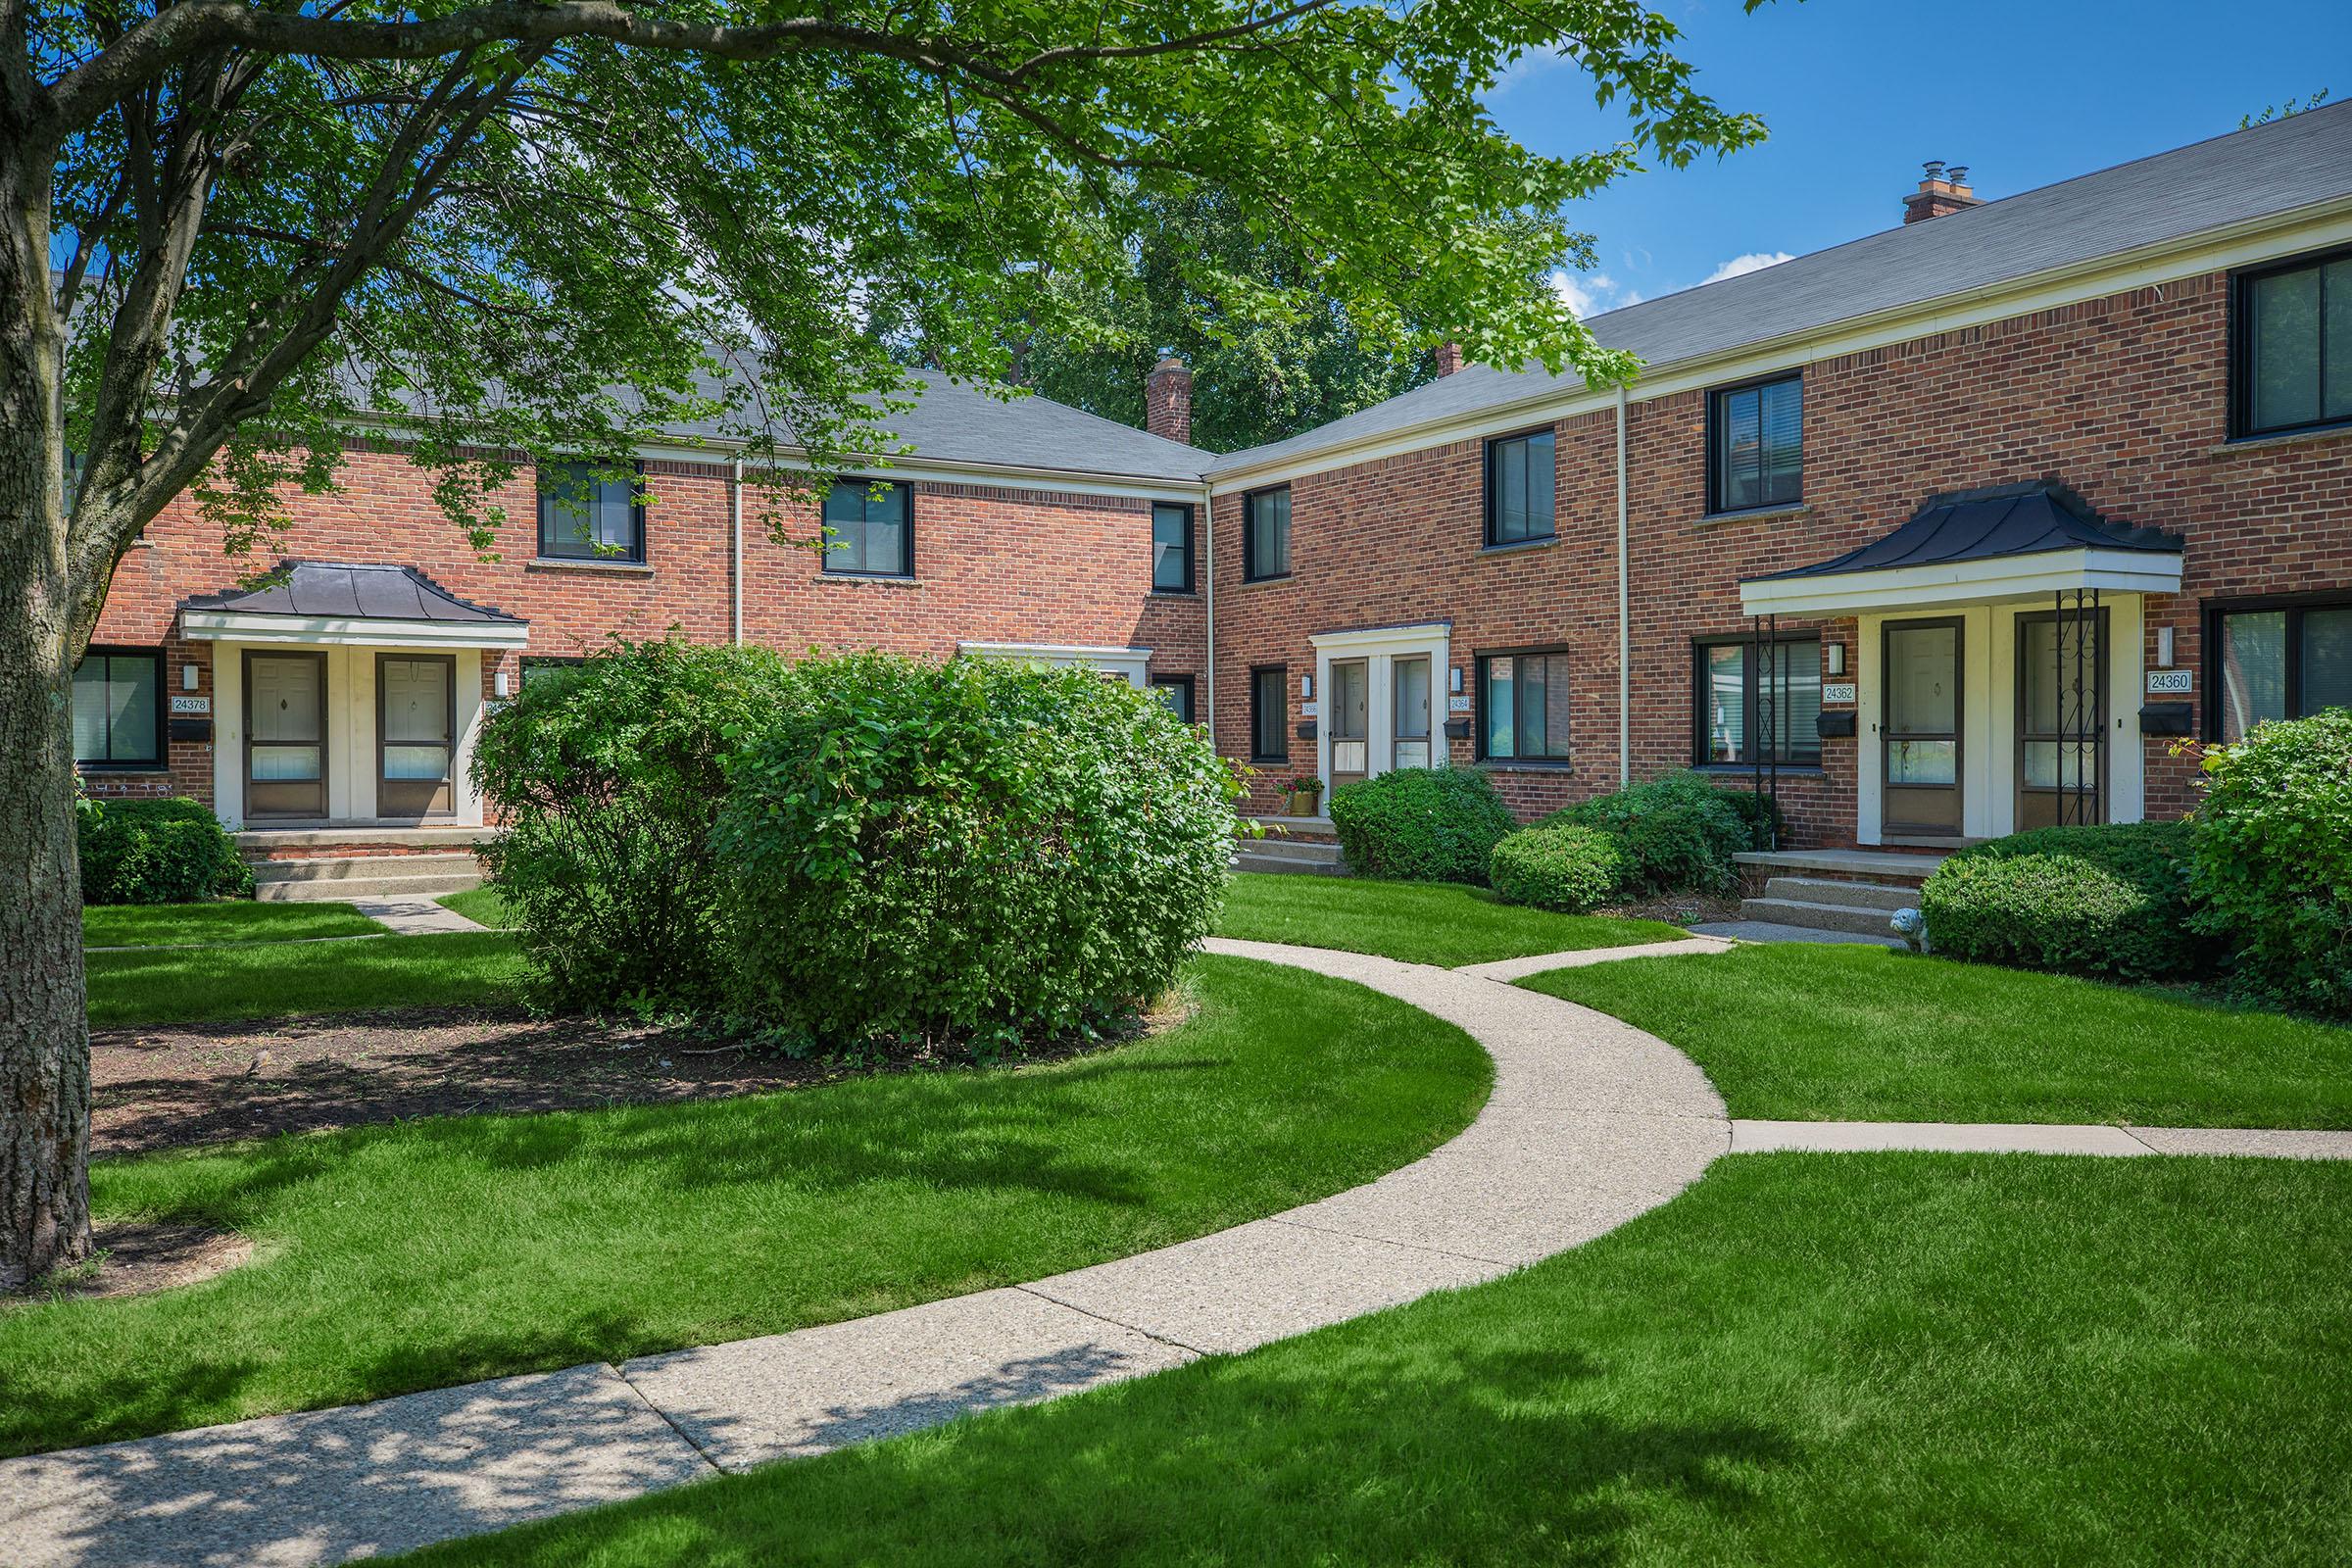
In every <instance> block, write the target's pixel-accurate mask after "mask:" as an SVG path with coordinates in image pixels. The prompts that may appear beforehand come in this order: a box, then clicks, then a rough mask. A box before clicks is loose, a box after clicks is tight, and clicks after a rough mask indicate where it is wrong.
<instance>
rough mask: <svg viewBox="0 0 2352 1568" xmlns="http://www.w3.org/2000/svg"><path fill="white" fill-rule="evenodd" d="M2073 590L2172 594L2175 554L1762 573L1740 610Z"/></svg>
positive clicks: (1891, 604) (1908, 605)
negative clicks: (1798, 574) (1785, 574)
mask: <svg viewBox="0 0 2352 1568" xmlns="http://www.w3.org/2000/svg"><path fill="white" fill-rule="evenodd" d="M2078 588H2084V589H2088V588H2096V589H2098V590H2100V591H2101V592H2103V593H2133V594H2177V593H2179V592H2180V556H2179V555H2177V554H2173V553H2171V552H2160V551H2148V550H2090V549H2080V550H2051V551H2044V552H2043V553H2041V554H2039V555H2033V556H1995V557H1993V558H1991V559H1989V560H1985V561H1951V562H1942V563H1938V564H1936V565H1932V566H1896V567H1892V568H1889V569H1887V570H1884V571H1848V572H1838V573H1836V574H1834V575H1831V576H1824V577H1783V578H1770V577H1767V578H1761V579H1756V580H1753V581H1749V582H1743V583H1741V584H1740V613H1741V614H1743V615H1851V614H1857V613H1876V612H1880V611H1889V610H1939V609H1948V608H1951V607H1953V606H1958V605H1988V604H2001V603H2004V602H2012V601H2021V600H2033V599H2038V598H2046V597H2047V596H2049V595H2051V594H2054V593H2071V592H2073V591H2074V590H2076V589H2078Z"/></svg>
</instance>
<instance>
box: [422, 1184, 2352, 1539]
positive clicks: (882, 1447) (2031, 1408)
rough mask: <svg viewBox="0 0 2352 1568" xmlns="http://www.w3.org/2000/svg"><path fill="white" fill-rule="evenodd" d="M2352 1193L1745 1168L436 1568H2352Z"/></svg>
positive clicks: (2348, 1189)
mask: <svg viewBox="0 0 2352 1568" xmlns="http://www.w3.org/2000/svg"><path fill="white" fill-rule="evenodd" d="M2347 1255H2352V1166H2345V1165H2335V1164H2321V1163H2301V1162H2293V1161H2286V1160H2276V1161H2255V1160H2243V1161H2198V1160H2190V1159H2167V1158H2148V1159H2133V1160H2124V1159H2116V1160H2105V1161H2097V1160H2087V1159H2053V1158H2036V1157H2033V1156H2018V1155H2010V1156H1999V1155H1985V1156H1962V1155H1931V1154H1837V1155H1820V1154H1774V1155H1742V1156H1739V1157H1736V1158H1733V1159H1729V1160H1725V1161H1722V1162H1720V1163H1718V1164H1717V1165H1716V1166H1715V1167H1714V1169H1713V1171H1712V1172H1710V1174H1709V1175H1708V1176H1707V1177H1706V1179H1705V1180H1704V1181H1702V1182H1701V1183H1699V1184H1698V1185H1697V1186H1696V1187H1694V1188H1692V1189H1691V1190H1690V1191H1688V1192H1686V1193H1684V1194H1683V1195H1682V1196H1681V1197H1680V1198H1678V1199H1676V1200H1675V1201H1673V1202H1671V1203H1670V1204H1668V1205H1667V1206H1666V1207H1664V1208H1662V1209H1658V1210H1655V1211H1653V1212H1652V1213H1650V1214H1648V1215H1645V1216H1643V1217H1642V1218H1641V1219H1638V1220H1636V1221H1634V1222H1633V1223H1632V1224H1631V1225H1630V1226H1628V1227H1626V1228H1625V1229H1623V1230H1620V1231H1617V1232H1615V1233H1613V1234H1611V1235H1609V1236H1607V1237H1604V1238H1602V1239H1601V1240H1599V1241H1598V1242H1595V1243H1593V1244H1592V1245H1591V1246H1588V1247H1585V1248H1581V1249H1579V1250H1576V1251H1573V1252H1570V1253H1567V1254H1564V1255H1562V1256H1560V1257H1557V1258H1554V1259H1552V1260H1550V1261H1549V1262H1546V1263H1544V1264H1541V1265H1539V1266H1537V1267H1535V1268H1533V1269H1529V1270H1527V1271H1525V1272H1522V1273H1520V1274H1516V1275H1513V1276H1511V1277H1510V1278H1508V1279H1505V1280H1501V1281H1498V1282H1496V1283H1494V1284H1491V1285H1486V1286H1481V1287H1479V1288H1477V1289H1475V1290H1470V1291H1464V1292H1458V1293H1453V1294H1448V1295H1445V1296H1439V1297H1433V1298H1429V1299H1424V1300H1422V1301H1419V1302H1416V1303H1414V1304H1413V1305H1410V1306H1407V1307H1403V1308H1400V1309H1398V1310H1396V1311H1391V1312H1387V1313H1383V1314H1381V1315H1379V1316H1376V1317H1372V1318H1366V1319H1362V1320H1359V1321H1357V1322H1354V1323H1349V1324H1344V1325H1341V1326H1339V1327H1336V1328H1333V1329H1327V1330H1324V1331H1322V1332H1320V1333H1317V1334H1314V1335H1311V1336H1308V1337H1306V1338H1303V1339H1298V1340H1292V1341H1287V1342H1284V1343H1282V1344H1279V1345H1274V1346H1270V1347H1267V1348H1264V1349H1261V1350H1257V1351H1254V1352H1252V1353H1250V1354H1249V1355H1244V1356H1238V1357H1211V1358H1209V1359H1206V1360H1202V1361H1199V1362H1196V1363H1194V1364H1193V1365H1191V1366H1188V1367H1185V1368H1182V1369H1180V1370H1178V1371H1174V1372H1168V1373H1163V1374H1160V1375H1158V1376H1155V1377H1152V1378H1147V1379H1143V1380H1140V1381H1137V1382H1133V1383H1126V1384H1121V1385H1116V1386H1113V1387H1111V1388H1108V1389H1104V1390H1101V1391H1098V1392H1096V1393H1093V1394H1088V1395H1084V1396H1081V1397H1075V1398H1071V1399H1067V1400H1063V1401H1060V1402H1057V1403H1054V1404H1048V1405H1041V1406H1034V1407H1030V1408H1025V1409H1009V1410H1002V1411H997V1412H994V1413H991V1414H989V1415H986V1416H982V1417H979V1418H977V1419H972V1420H967V1421H963V1422H959V1423H956V1424H955V1425H953V1426H950V1427H947V1428H944V1429H941V1430H938V1431H934V1432H930V1433H924V1434H918V1435H914V1436H910V1437H907V1438H901V1439H897V1440H894V1441H891V1442H887V1443H881V1444H876V1445H874V1446H867V1447H862V1448H853V1449H848V1450H844V1451H842V1452H839V1453H836V1454H832V1455H829V1456H827V1457H824V1458H821V1459H813V1460H808V1461H803V1462H798V1463H788V1464H782V1465H777V1466H773V1467H770V1468H766V1469H762V1470H758V1471H754V1472H752V1473H750V1474H747V1475H742V1476H732V1477H726V1478H722V1479H718V1480H714V1481H710V1482H706V1483H702V1484H698V1485H694V1486H689V1487H684V1488H681V1489H678V1490H676V1491H674V1492H669V1493H665V1494H662V1495H656V1496H653V1497H650V1498H646V1499H643V1500H640V1501H637V1502H632V1503H627V1504H623V1505H621V1506H619V1507H616V1508H609V1509H605V1510H603V1511H600V1512H596V1513H589V1514H582V1515H575V1516H572V1517H570V1518H567V1519H561V1520H556V1521H551V1522H548V1523H545V1524H542V1525H537V1526H531V1527H526V1528H524V1529H522V1530H518V1531H515V1532H511V1533H509V1534H505V1535H501V1536H493V1537H486V1538H481V1539H477V1540H473V1541H466V1542H456V1543H451V1544H446V1545H444V1546H441V1547H438V1548H435V1549H433V1550H430V1551H427V1552H425V1553H422V1554H420V1555H419V1556H418V1557H417V1558H415V1559H413V1560H414V1561H416V1562H417V1563H418V1564H419V1565H423V1564H432V1565H437V1568H451V1565H456V1564H472V1565H487V1564H502V1565H526V1564H527V1565H535V1568H559V1565H560V1568H655V1565H662V1568H668V1565H673V1564H682V1563H693V1564H698V1565H703V1568H719V1565H727V1568H753V1565H766V1564H776V1563H795V1564H865V1563H885V1562H887V1563H915V1564H925V1565H947V1564H1024V1565H1025V1564H1036V1563H1097V1562H1105V1563H1107V1562H1116V1563H1121V1564H1130V1565H1159V1564H1165V1565H1170V1568H1174V1565H1184V1568H1198V1565H1224V1564H1231V1565H1236V1568H1239V1565H1250V1568H1255V1565H1260V1564H1272V1565H1291V1564H1296V1565H1299V1568H1306V1565H1317V1568H1320V1565H1325V1564H1335V1563H1414V1564H1439V1563H1491V1564H1517V1563H1528V1564H1535V1563H1544V1564H1552V1563H1564V1564H1604V1563H1605V1564H1621V1565H1629V1568H1644V1565H1656V1568H1683V1565H1687V1564H1691V1563H1717V1564H1730V1563H1807V1564H1855V1565H1877V1564H1883V1563H1888V1562H1941V1563H2014V1562H2052V1563H2054V1562H2064V1563H2068V1564H2118V1565H2122V1564H2144V1563H2189V1562H2199V1563H2262V1564H2266V1565H2302V1564H2311V1565H2315V1568H2316V1565H2322V1564H2330V1565H2331V1564H2338V1563H2341V1562H2344V1561H2346V1560H2348V1559H2352V1421H2347V1420H2346V1419H2345V1407H2344V1392H2343V1367H2344V1364H2345V1357H2346V1356H2347V1355H2352V1296H2347V1294H2346V1293H2345V1291H2344V1289H2343V1262H2344V1258H2345V1257H2346V1256H2347Z"/></svg>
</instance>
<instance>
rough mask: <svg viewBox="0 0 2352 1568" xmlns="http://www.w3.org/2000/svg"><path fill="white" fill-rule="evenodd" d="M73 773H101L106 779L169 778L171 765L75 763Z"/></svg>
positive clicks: (163, 763) (155, 763) (151, 763)
mask: <svg viewBox="0 0 2352 1568" xmlns="http://www.w3.org/2000/svg"><path fill="white" fill-rule="evenodd" d="M73 771H75V772H76V773H101V774H104V775H105V776H106V777H108V778H137V777H139V776H140V775H142V774H145V775H147V776H149V777H153V778H169V777H171V775H172V765H171V764H170V763H169V762H75V763H74V764H73Z"/></svg>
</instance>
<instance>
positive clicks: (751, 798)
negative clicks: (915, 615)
mask: <svg viewBox="0 0 2352 1568" xmlns="http://www.w3.org/2000/svg"><path fill="white" fill-rule="evenodd" d="M795 675H796V677H797V679H798V682H799V684H800V687H801V689H802V692H801V701H800V702H799V703H798V704H796V705H795V706H794V707H792V708H791V709H790V710H788V711H785V712H783V713H782V714H780V715H778V717H777V718H776V719H775V721H774V722H772V723H770V724H769V725H768V726H766V728H765V729H764V731H763V732H762V733H761V734H760V737H759V738H758V739H757V740H756V741H755V742H754V744H752V745H751V746H750V747H749V748H748V749H746V751H745V752H744V754H743V755H742V756H741V758H739V759H738V760H737V761H736V762H735V763H734V765H732V766H731V767H730V769H729V783H730V786H731V790H732V793H731V794H730V796H729V797H728V799H727V803H726V807H725V809H724V810H723V811H722V813H721V814H720V817H719V821H718V824H717V827H716V829H715V831H714V832H713V834H712V842H713V843H714V844H715V845H716V846H717V848H718V849H719V851H720V853H721V854H722V855H723V856H724V858H725V859H726V860H727V862H728V863H729V864H730V866H731V867H732V874H731V875H730V877H729V879H728V884H727V912H728V921H727V933H728V941H729V951H730V956H731V960H732V978H731V998H732V1003H733V1010H734V1011H735V1012H736V1013H737V1014H738V1015H740V1016H743V1017H746V1018H751V1019H758V1020H760V1021H762V1022H764V1023H767V1024H770V1025H772V1026H774V1027H776V1028H778V1029H780V1030H783V1031H786V1032H788V1033H794V1034H799V1035H803V1036H805V1037H807V1038H808V1039H809V1040H811V1041H812V1042H814V1043H815V1044H818V1045H820V1046H828V1047H829V1046H834V1045H857V1044H859V1043H862V1042H865V1041H868V1040H873V1039H875V1038H877V1037H881V1038H885V1039H896V1040H900V1041H919V1042H922V1043H924V1044H926V1045H950V1046H954V1047H956V1048H957V1049H960V1050H968V1051H971V1052H973V1053H975V1054H996V1053H998V1052H1001V1051H1005V1050H1008V1049H1012V1048H1016V1047H1017V1046H1018V1045H1019V1044H1020V1043H1021V1042H1022V1041H1023V1040H1025V1039H1031V1038H1038V1037H1043V1036H1052V1035H1059V1034H1067V1033H1071V1032H1075V1031H1079V1030H1083V1029H1086V1028H1088V1027H1091V1026H1093V1025H1096V1024H1099V1023H1102V1022H1103V1021H1105V1020H1108V1019H1111V1018H1114V1017H1116V1016H1118V1015H1119V1014H1121V1013H1123V1012H1125V1011H1127V1010H1128V1009H1131V1008H1133V1007H1135V1006H1137V1005H1140V1004H1143V1003H1145V1002H1148V1001H1149V1000H1150V999H1151V998H1152V997H1154V996H1157V995H1158V994H1159V993H1161V992H1163V991H1164V990H1166V989H1167V987H1168V986H1169V985H1171V984H1172V983H1173V982H1174V980H1175V978H1176V970H1177V965H1178V964H1179V963H1181V962H1182V961H1183V958H1184V956H1185V955H1186V953H1187V952H1188V951H1190V950H1191V949H1192V948H1193V947H1194V945H1195V944H1197V943H1198V942H1199V941H1200V940H1201V938H1202V937H1204V936H1206V935H1207V934H1208V932H1209V930H1210V928H1211V927H1212V925H1213V924H1214V923H1215V920H1216V915H1217V911H1218V909H1219V907H1220V906H1221V905H1222V903H1223V899H1224V889H1225V878H1226V875H1227V873H1228V871H1229V869H1230V867H1231V864H1232V858H1233V831H1234V818H1233V807H1232V803H1233V801H1234V799H1235V798H1236V797H1237V796H1238V795H1239V794H1240V790H1241V786H1240V781H1239V780H1238V779H1237V778H1236V777H1235V776H1234V773H1233V771H1232V769H1231V768H1229V767H1228V766H1227V765H1226V764H1225V763H1224V762H1223V761H1222V760H1219V759H1218V757H1217V756H1216V754H1215V752H1214V751H1213V750H1212V749H1211V747H1210V744H1209V741H1208V738H1207V735H1206V732H1205V731H1203V730H1201V728H1199V727H1198V726H1196V725H1193V724H1189V723H1186V722H1185V721H1184V720H1182V719H1180V718H1178V717H1177V716H1176V715H1175V714H1174V713H1172V712H1171V711H1169V710H1168V708H1167V705H1166V704H1164V703H1163V702H1161V701H1160V700H1159V699H1158V698H1157V697H1156V696H1154V695H1152V694H1151V693H1148V692H1144V691H1139V690H1137V689H1136V688H1135V687H1133V686H1130V685H1128V684H1127V683H1125V682H1123V681H1105V680H1103V678H1102V677H1101V676H1100V675H1098V674H1096V673H1095V672H1094V671H1092V670H1084V669H1043V668H1036V667H1032V666H1028V665H1025V664H1016V663H1008V662H1002V661H991V660H981V659H968V658H967V659H956V660H951V661H949V662H947V663H946V664H944V665H941V664H932V663H927V662H921V661H918V660H912V659H907V658H902V657H898V656H894V655H886V654H858V655H853V656H850V657H847V658H841V659H833V660H825V661H818V662H810V663H806V664H803V665H801V666H799V667H798V668H797V669H796V671H795Z"/></svg>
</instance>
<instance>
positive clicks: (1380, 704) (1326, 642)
mask: <svg viewBox="0 0 2352 1568" xmlns="http://www.w3.org/2000/svg"><path fill="white" fill-rule="evenodd" d="M1307 642H1308V643H1310V644H1311V645H1313V647H1314V650H1315V696H1314V699H1313V701H1314V702H1315V704H1316V708H1315V713H1316V718H1315V774H1316V776H1317V777H1318V778H1320V779H1322V780H1323V788H1324V791H1325V799H1326V800H1328V799H1329V798H1330V796H1329V792H1330V789H1331V726H1330V725H1329V724H1328V723H1326V722H1325V721H1324V720H1323V717H1322V712H1323V709H1322V704H1323V703H1324V702H1325V701H1326V700H1327V696H1328V694H1329V692H1330V691H1331V666H1332V663H1333V662H1334V661H1335V660H1336V661H1338V662H1341V663H1346V662H1348V661H1350V660H1362V661H1363V662H1364V663H1365V665H1366V669H1365V675H1364V679H1365V682H1366V690H1365V704H1364V706H1365V710H1366V711H1365V714H1364V729H1365V742H1366V744H1365V748H1364V751H1365V757H1364V777H1366V778H1377V777H1379V776H1380V775H1381V774H1383V773H1385V772H1387V771H1388V770H1389V769H1390V768H1392V767H1394V766H1396V765H1397V714H1396V711H1395V710H1396V706H1397V669H1396V662H1397V660H1399V659H1417V658H1424V657H1426V658H1427V659H1428V660H1429V683H1430V684H1429V708H1430V713H1429V722H1430V741H1429V756H1430V765H1431V766H1433V767H1444V766H1445V765H1446V760H1447V758H1446V754H1447V750H1448V749H1447V747H1446V743H1445V734H1446V731H1445V709H1444V706H1443V705H1444V703H1445V695H1446V670H1447V669H1448V668H1449V667H1451V666H1450V664H1449V663H1448V661H1449V659H1450V657H1451V653H1450V650H1451V649H1452V646H1453V623H1452V622H1451V621H1445V620H1425V621H1416V622H1413V623H1412V624H1410V625H1404V626H1369V627H1365V628H1364V629H1362V630H1360V631H1327V632H1318V633H1316V634H1315V635H1314V636H1311V637H1309V638H1308V639H1307Z"/></svg>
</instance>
